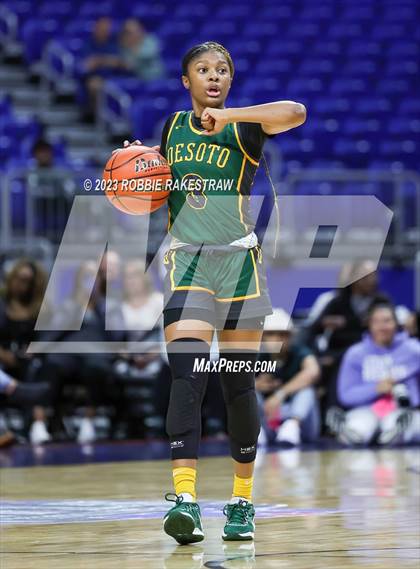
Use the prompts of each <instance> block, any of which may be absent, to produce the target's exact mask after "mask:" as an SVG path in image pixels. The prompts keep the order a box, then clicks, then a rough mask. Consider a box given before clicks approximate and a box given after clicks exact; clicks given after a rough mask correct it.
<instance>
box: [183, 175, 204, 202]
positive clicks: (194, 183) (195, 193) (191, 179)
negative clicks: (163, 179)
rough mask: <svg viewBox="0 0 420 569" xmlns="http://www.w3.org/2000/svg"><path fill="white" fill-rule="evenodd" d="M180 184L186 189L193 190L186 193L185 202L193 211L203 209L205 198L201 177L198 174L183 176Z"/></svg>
mask: <svg viewBox="0 0 420 569" xmlns="http://www.w3.org/2000/svg"><path fill="white" fill-rule="evenodd" d="M182 184H185V186H186V187H188V188H193V189H191V190H189V191H188V193H187V197H186V198H185V199H186V202H187V204H188V205H189V206H190V207H192V208H193V209H204V208H205V207H206V204H207V196H206V195H205V194H204V188H205V183H204V180H203V178H202V177H201V176H199V175H198V174H185V176H183V178H182V182H181V187H182Z"/></svg>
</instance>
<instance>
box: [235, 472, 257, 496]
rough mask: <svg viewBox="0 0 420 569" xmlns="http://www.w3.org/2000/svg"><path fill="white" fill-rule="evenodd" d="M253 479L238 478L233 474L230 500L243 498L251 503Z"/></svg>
mask: <svg viewBox="0 0 420 569" xmlns="http://www.w3.org/2000/svg"><path fill="white" fill-rule="evenodd" d="M253 483H254V477H253V476H251V478H240V477H239V476H237V475H236V474H235V476H234V479H233V492H232V498H239V497H240V498H245V500H248V502H252V485H253Z"/></svg>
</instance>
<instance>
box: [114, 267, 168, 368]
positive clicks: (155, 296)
mask: <svg viewBox="0 0 420 569" xmlns="http://www.w3.org/2000/svg"><path fill="white" fill-rule="evenodd" d="M123 290H124V293H123V294H124V297H123V303H122V314H123V319H124V329H125V330H126V332H127V338H128V340H131V341H137V342H139V341H142V340H143V341H147V342H159V341H163V333H162V311H163V294H162V293H161V292H158V291H155V290H153V284H152V282H151V280H150V277H149V275H147V274H146V273H145V263H144V261H141V260H135V261H129V262H128V263H127V264H126V266H125V268H124V289H123ZM127 359H129V361H130V362H131V364H132V365H134V366H136V367H138V368H139V369H145V370H147V368H150V369H152V368H153V369H155V368H156V364H157V363H158V364H159V365H158V366H157V368H156V369H159V367H160V365H161V361H162V359H161V357H160V353H159V352H157V353H156V352H151V353H149V354H148V353H143V352H142V353H140V354H137V355H134V356H133V357H131V358H127ZM153 362H154V363H155V365H151V364H152V363H153Z"/></svg>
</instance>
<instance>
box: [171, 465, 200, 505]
mask: <svg viewBox="0 0 420 569" xmlns="http://www.w3.org/2000/svg"><path fill="white" fill-rule="evenodd" d="M196 475H197V471H196V469H195V468H190V467H188V466H180V467H178V468H174V469H173V470H172V476H173V479H174V488H175V494H178V495H179V494H184V493H188V494H191V496H192V497H193V498H194V500H195V499H196V497H197V495H196V491H195V479H196Z"/></svg>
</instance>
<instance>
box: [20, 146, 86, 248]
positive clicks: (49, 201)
mask: <svg viewBox="0 0 420 569" xmlns="http://www.w3.org/2000/svg"><path fill="white" fill-rule="evenodd" d="M32 156H33V158H34V164H33V166H32V167H31V168H30V170H28V173H27V176H26V187H27V192H28V193H29V195H30V196H31V200H32V204H33V205H32V211H33V216H34V220H33V221H29V223H31V224H33V225H34V226H35V223H36V224H37V225H40V226H42V232H43V235H44V236H46V237H48V238H50V239H52V240H55V239H57V238H58V236H61V234H62V230H63V229H64V227H65V224H66V222H67V219H68V216H69V213H70V210H71V206H72V203H73V198H74V195H75V193H76V186H75V182H74V180H73V178H72V175H71V172H68V173H66V172H65V171H64V170H63V168H58V167H57V166H56V164H55V157H54V150H53V147H52V145H51V144H50V143H49V142H48V141H46V140H44V139H43V138H39V139H38V140H37V141H36V142H35V143H34V145H33V147H32Z"/></svg>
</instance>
